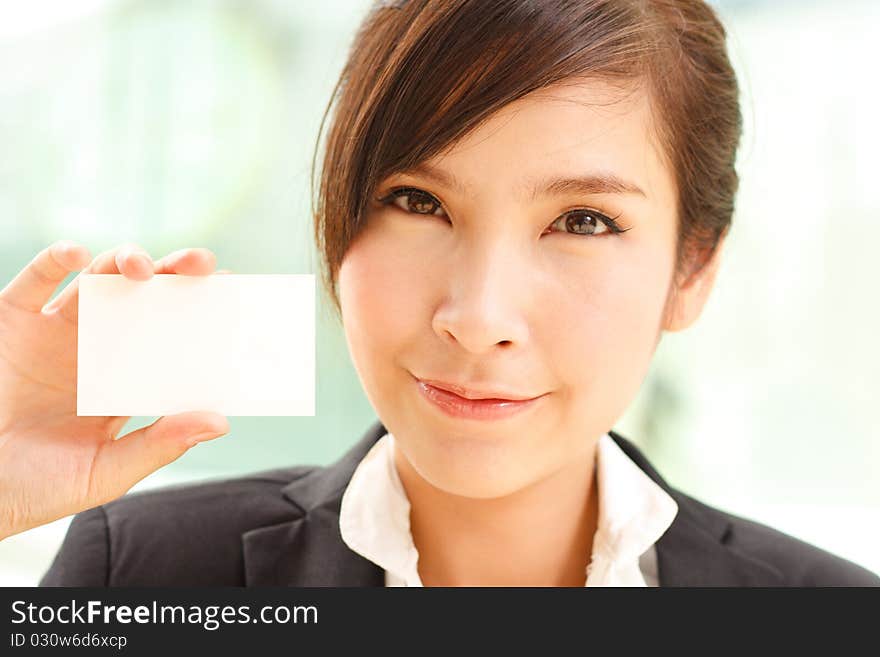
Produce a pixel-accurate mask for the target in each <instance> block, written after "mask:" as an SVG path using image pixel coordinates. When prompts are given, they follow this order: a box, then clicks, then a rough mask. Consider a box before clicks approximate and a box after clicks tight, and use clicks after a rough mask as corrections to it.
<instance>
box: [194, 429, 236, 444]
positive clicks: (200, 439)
mask: <svg viewBox="0 0 880 657" xmlns="http://www.w3.org/2000/svg"><path fill="white" fill-rule="evenodd" d="M226 433H227V432H222V433H218V432H217V431H210V432H208V433H200V434H199V435H197V436H193V437H192V438H190V439H189V444H190V445H198V444H199V443H203V442H205V441H206V440H211V439H213V438H219V437H220V436H225V435H226Z"/></svg>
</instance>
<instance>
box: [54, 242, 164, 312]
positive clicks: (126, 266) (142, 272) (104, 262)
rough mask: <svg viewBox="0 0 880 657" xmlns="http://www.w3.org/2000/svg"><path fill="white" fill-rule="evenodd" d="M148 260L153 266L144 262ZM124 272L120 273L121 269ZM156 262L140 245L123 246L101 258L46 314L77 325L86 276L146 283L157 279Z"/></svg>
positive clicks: (69, 287)
mask: <svg viewBox="0 0 880 657" xmlns="http://www.w3.org/2000/svg"><path fill="white" fill-rule="evenodd" d="M143 259H146V261H148V262H149V263H150V264H149V273H148V272H147V265H146V263H145V262H144V261H143ZM120 264H121V265H122V267H123V269H122V270H120V268H119V266H120ZM152 269H153V261H152V259H151V258H150V256H149V255H148V254H147V252H146V251H145V250H144V249H142V248H141V247H139V246H138V245H137V244H123V245H121V246H117V247H114V248H112V249H108V250H107V251H104V252H103V253H100V254H98V255H97V256H96V257H95V259H94V260H92V262H91V263H90V264H89V266H88V267H86V268H85V269H83V270H82V271H81V272H80V273H79V274H77V276H76V278H74V279H73V280H72V281H71V282H70V283H69V284H68V286H67V287H66V288H64V290H62V291H61V294H59V295H58V296H57V297H55V298H54V299H52V301H51V302H50V303H48V304H46V307H45V308H44V309H43V311H44V312H58V314H59V315H61V316H62V317H64V318H65V319H67V320H68V321H69V322H71V323H73V324H76V322H77V316H78V313H79V283H80V277H81V276H82V275H83V274H120V273H122V271H124V272H125V274H124V275H125V276H127V277H128V278H132V279H135V280H146V279H147V278H150V277H151V276H152V275H153V272H152Z"/></svg>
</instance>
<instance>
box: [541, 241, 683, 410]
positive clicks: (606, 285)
mask: <svg viewBox="0 0 880 657" xmlns="http://www.w3.org/2000/svg"><path fill="white" fill-rule="evenodd" d="M668 260H669V258H667V257H666V255H665V254H664V253H660V252H659V251H656V252H654V253H652V252H648V251H646V252H645V253H644V254H642V255H641V256H640V257H635V256H634V255H633V254H632V253H628V254H627V256H626V257H620V258H613V259H609V261H607V262H605V261H603V262H598V260H597V261H596V262H594V263H593V264H592V265H590V266H584V265H583V263H582V262H580V263H577V264H575V265H573V266H572V267H571V268H570V270H569V271H568V272H567V275H566V276H565V280H569V281H579V282H580V284H578V285H575V284H574V282H573V283H571V284H569V285H566V286H563V287H559V288H557V292H556V295H557V297H556V301H555V303H550V304H548V308H555V310H554V311H553V312H548V313H547V314H545V315H544V322H545V323H544V327H543V334H544V335H545V336H546V340H545V341H544V344H546V345H547V346H548V349H547V351H546V353H547V355H548V356H551V358H552V364H550V365H549V367H551V368H552V369H553V371H555V372H558V373H559V377H560V379H561V380H562V381H564V382H565V384H566V385H565V386H564V389H563V391H562V393H563V401H564V403H565V406H566V408H567V409H568V411H569V413H571V415H572V416H571V417H570V418H569V420H570V421H571V422H573V423H574V424H578V425H583V424H584V423H589V422H596V421H597V419H598V420H600V421H601V422H602V426H604V425H606V424H607V425H608V426H610V425H611V424H613V423H614V422H615V421H616V420H617V418H618V417H619V416H620V415H621V414H622V413H623V412H624V411H625V410H626V408H627V406H628V405H629V403H630V402H631V400H632V398H633V397H634V396H635V394H636V393H637V391H638V388H639V386H640V385H641V383H642V381H643V379H644V377H645V375H646V374H647V371H648V368H649V367H650V362H651V359H652V357H653V354H654V351H655V347H656V337H657V331H658V330H659V325H660V315H661V313H662V308H663V303H664V301H665V297H666V289H667V283H668V276H669V273H670V272H669V268H670V267H671V264H670V263H669V262H667V261H668ZM573 273H575V274H576V275H572V274H573ZM557 275H558V276H560V277H561V276H564V274H562V273H558V274H557Z"/></svg>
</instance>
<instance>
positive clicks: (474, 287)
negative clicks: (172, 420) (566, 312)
mask: <svg viewBox="0 0 880 657" xmlns="http://www.w3.org/2000/svg"><path fill="white" fill-rule="evenodd" d="M528 278H529V276H528V269H527V266H526V265H525V261H524V260H523V259H522V258H518V257H517V256H516V255H515V252H514V249H513V248H512V247H511V245H510V244H509V243H507V242H504V241H503V240H499V241H498V243H497V244H494V245H491V246H488V245H486V244H485V242H483V244H482V245H475V246H474V247H473V248H469V249H462V250H461V251H460V252H459V254H456V255H453V256H451V257H450V263H449V269H448V276H447V278H446V281H447V283H446V288H445V294H444V295H443V297H442V299H443V300H442V302H441V303H440V305H439V306H438V307H437V309H436V311H435V312H434V316H433V320H432V326H433V329H434V331H435V332H436V333H437V334H438V335H439V336H440V337H441V338H442V339H443V340H447V341H451V342H454V343H457V344H458V345H459V346H460V347H461V348H463V349H465V350H467V351H469V352H471V353H473V354H476V355H481V354H486V353H488V352H490V351H492V350H494V349H496V348H504V349H508V350H509V349H513V348H515V347H517V346H519V345H522V344H524V343H525V342H526V340H527V339H528V334H529V328H528V321H527V309H528V308H530V307H533V306H532V303H531V300H530V298H529V296H530V289H531V288H530V285H529V281H528Z"/></svg>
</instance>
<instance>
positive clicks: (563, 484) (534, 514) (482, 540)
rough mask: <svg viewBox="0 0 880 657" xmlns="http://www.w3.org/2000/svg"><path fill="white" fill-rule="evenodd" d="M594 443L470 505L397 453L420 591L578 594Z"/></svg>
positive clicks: (591, 513) (594, 513)
mask: <svg viewBox="0 0 880 657" xmlns="http://www.w3.org/2000/svg"><path fill="white" fill-rule="evenodd" d="M595 453H596V445H595V443H593V444H591V445H590V446H589V449H585V450H584V452H583V453H582V454H581V455H579V457H578V458H575V459H572V460H571V461H569V462H567V463H566V465H565V466H564V467H563V468H562V469H560V470H558V471H556V472H554V473H553V474H551V475H549V476H548V477H546V478H544V479H542V480H540V481H538V482H535V483H534V484H531V485H529V486H527V487H525V488H522V489H520V490H518V491H516V492H514V493H511V494H510V495H506V496H503V497H497V498H491V499H476V498H470V497H463V496H460V495H454V494H450V493H447V492H446V491H443V490H441V489H439V488H436V487H435V486H433V485H432V484H431V483H429V482H428V481H426V480H425V479H424V478H422V476H421V475H419V473H418V472H416V470H415V469H414V468H413V467H412V465H411V464H410V463H409V461H408V460H407V458H406V457H405V456H404V455H403V453H402V452H401V451H400V448H399V446H396V447H395V455H394V458H395V463H396V465H397V471H398V474H399V476H400V480H401V483H402V484H403V487H404V489H405V490H406V494H407V497H408V498H409V502H410V507H411V508H410V528H411V531H412V536H413V542H414V543H415V546H416V549H417V550H418V552H419V563H418V571H419V577H420V578H421V580H422V584H424V585H425V586H584V584H585V582H586V568H587V565H588V564H589V562H590V554H591V552H592V545H593V535H594V534H595V533H596V527H597V526H598V515H599V513H598V506H599V505H598V486H597V483H596V477H595V468H594V462H595Z"/></svg>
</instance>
